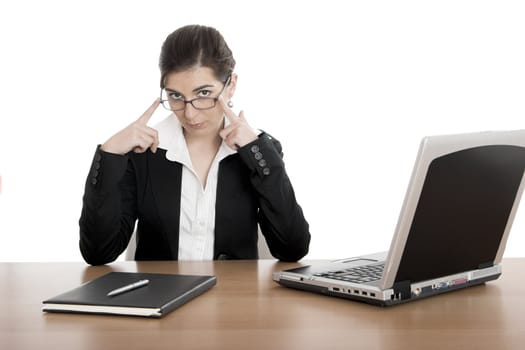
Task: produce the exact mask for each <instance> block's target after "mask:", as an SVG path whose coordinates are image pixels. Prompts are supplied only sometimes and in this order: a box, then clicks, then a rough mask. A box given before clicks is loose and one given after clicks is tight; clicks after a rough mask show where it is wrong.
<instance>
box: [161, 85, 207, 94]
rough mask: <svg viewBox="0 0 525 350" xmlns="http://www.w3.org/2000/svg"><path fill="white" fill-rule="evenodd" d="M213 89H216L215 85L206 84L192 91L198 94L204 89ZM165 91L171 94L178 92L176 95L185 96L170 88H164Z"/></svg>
mask: <svg viewBox="0 0 525 350" xmlns="http://www.w3.org/2000/svg"><path fill="white" fill-rule="evenodd" d="M213 87H215V85H211V84H204V85H201V86H198V87H196V88H195V89H193V90H192V92H198V91H200V90H202V89H207V88H213ZM164 90H166V91H169V92H176V93H179V94H181V95H184V94H183V93H181V92H180V91H177V90H173V89H170V88H164Z"/></svg>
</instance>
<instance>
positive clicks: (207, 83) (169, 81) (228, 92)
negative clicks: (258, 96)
mask: <svg viewBox="0 0 525 350" xmlns="http://www.w3.org/2000/svg"><path fill="white" fill-rule="evenodd" d="M236 80H237V76H236V75H233V76H232V77H231V80H230V84H229V85H228V86H225V85H224V82H222V81H220V80H218V79H217V78H216V77H215V75H214V74H213V70H212V69H211V68H208V67H200V66H196V67H192V68H190V69H187V70H184V71H181V72H173V73H169V74H168V75H167V76H166V81H165V90H166V92H167V95H168V96H169V99H170V101H178V100H181V101H186V102H188V101H192V100H193V103H194V104H195V106H197V107H198V108H199V107H200V108H202V107H203V106H204V108H207V107H208V106H209V105H213V103H214V102H215V106H214V107H212V108H209V109H198V108H195V106H194V105H193V104H192V103H185V104H184V109H181V110H179V111H175V112H174V113H175V115H176V116H177V118H178V119H179V121H180V124H181V125H182V127H183V130H184V135H185V136H186V137H188V136H189V137H194V136H197V137H202V136H210V137H215V136H217V135H218V133H219V131H220V130H221V129H222V128H223V124H224V111H223V109H222V108H221V106H220V104H219V102H218V101H212V100H210V98H212V99H213V98H218V97H219V96H220V95H222V97H224V99H225V100H226V101H228V100H229V99H230V98H231V97H232V96H233V92H234V90H235V83H236ZM198 98H207V99H208V100H201V101H197V100H195V99H198ZM181 101H178V102H177V103H179V104H180V103H181ZM201 102H204V103H201Z"/></svg>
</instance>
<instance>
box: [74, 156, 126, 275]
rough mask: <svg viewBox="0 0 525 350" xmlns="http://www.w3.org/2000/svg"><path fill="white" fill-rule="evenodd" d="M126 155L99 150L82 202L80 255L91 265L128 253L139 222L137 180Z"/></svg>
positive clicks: (110, 260) (92, 164) (112, 259)
mask: <svg viewBox="0 0 525 350" xmlns="http://www.w3.org/2000/svg"><path fill="white" fill-rule="evenodd" d="M129 163H130V162H129V159H128V157H127V156H125V155H116V154H111V153H107V152H104V151H102V150H101V149H100V146H99V147H97V150H96V152H95V156H94V157H93V161H92V163H91V168H90V171H89V175H88V177H87V180H86V184H85V189H84V196H83V198H82V212H81V216H80V220H79V226H80V241H79V245H80V252H81V253H82V256H83V258H84V260H85V261H86V262H87V263H89V264H91V265H102V264H107V263H110V262H112V261H114V260H116V259H117V258H118V256H119V255H120V254H121V253H122V252H123V251H124V250H125V249H126V247H127V245H128V243H129V240H130V238H131V235H132V234H133V229H134V226H135V221H136V203H135V202H136V194H135V192H136V186H135V178H134V176H133V173H132V171H131V167H130V166H128V165H129Z"/></svg>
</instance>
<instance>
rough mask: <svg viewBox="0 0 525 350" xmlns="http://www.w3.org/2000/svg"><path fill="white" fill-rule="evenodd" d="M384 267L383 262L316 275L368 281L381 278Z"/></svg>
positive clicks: (342, 279) (356, 281)
mask: <svg viewBox="0 0 525 350" xmlns="http://www.w3.org/2000/svg"><path fill="white" fill-rule="evenodd" d="M384 268H385V263H384V262H383V263H380V264H373V265H363V266H358V267H352V268H349V269H343V270H334V271H327V272H321V273H316V274H314V276H317V277H325V278H332V279H335V280H340V281H347V282H354V283H367V282H372V281H377V280H379V279H380V278H381V275H382V274H383V269H384Z"/></svg>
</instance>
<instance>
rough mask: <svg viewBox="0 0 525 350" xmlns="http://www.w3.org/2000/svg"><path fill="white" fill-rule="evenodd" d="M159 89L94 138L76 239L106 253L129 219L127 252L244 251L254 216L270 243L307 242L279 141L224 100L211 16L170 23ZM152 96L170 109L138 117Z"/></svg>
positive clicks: (88, 256)
mask: <svg viewBox="0 0 525 350" xmlns="http://www.w3.org/2000/svg"><path fill="white" fill-rule="evenodd" d="M159 66H160V71H161V83H160V85H161V94H160V98H158V99H156V100H155V101H154V102H153V104H152V105H151V106H150V107H149V108H148V109H147V110H146V112H145V113H144V114H143V115H142V116H141V117H140V118H138V119H137V120H136V121H134V122H133V123H131V124H130V125H129V126H127V127H126V128H124V129H123V130H121V131H120V132H118V133H116V134H115V135H113V136H112V137H111V138H109V140H107V141H106V142H105V143H104V144H102V145H100V146H98V147H97V149H96V152H95V156H94V158H93V161H92V164H91V169H90V172H89V175H88V177H87V181H86V185H85V192H84V196H83V207H82V213H81V217H80V221H79V224H80V251H81V253H82V256H83V257H84V259H85V260H86V262H88V263H89V264H92V265H100V264H106V263H110V262H112V261H114V260H115V259H116V258H117V257H118V256H119V255H120V254H121V253H122V252H123V251H124V250H125V249H126V247H127V245H128V243H129V240H130V238H131V236H132V233H133V231H134V228H135V224H136V226H137V229H136V231H137V236H136V237H137V242H136V243H137V249H136V253H135V259H136V260H177V259H179V260H211V259H256V258H258V256H257V254H258V253H257V239H258V233H257V227H258V225H260V228H261V231H262V233H263V235H264V237H265V239H266V243H267V244H268V247H269V249H270V252H271V253H272V255H273V256H274V257H275V258H277V259H280V260H284V261H296V260H299V259H301V258H302V257H304V256H305V255H306V254H307V252H308V246H309V243H310V233H309V227H308V223H307V221H306V220H305V218H304V216H303V212H302V209H301V207H300V206H299V205H298V203H297V201H296V198H295V194H294V190H293V187H292V184H291V182H290V180H289V178H288V176H287V174H286V170H285V167H284V163H283V160H282V149H281V144H280V143H279V141H277V140H276V139H275V138H273V137H272V136H270V135H269V134H267V133H265V132H259V131H256V130H254V129H253V128H251V127H250V125H249V124H248V122H247V120H246V118H245V116H244V113H243V112H240V113H239V114H238V115H237V114H236V113H234V112H233V111H232V109H231V107H232V106H233V105H232V97H233V95H234V92H235V88H236V85H237V79H238V77H237V74H236V73H234V67H235V60H234V58H233V55H232V52H231V50H230V49H229V47H228V45H227V44H226V42H225V41H224V38H223V37H222V35H221V34H220V33H219V32H218V31H217V30H216V29H214V28H211V27H206V26H199V25H190V26H185V27H182V28H179V29H177V30H176V31H174V32H173V33H171V34H170V35H169V36H168V37H167V38H166V40H165V42H164V44H163V45H162V49H161V54H160V62H159ZM161 104H162V106H163V107H165V108H166V109H168V110H170V111H172V112H173V113H171V114H170V115H169V116H168V117H167V118H166V119H165V120H164V121H162V122H160V123H159V124H158V125H156V126H155V127H150V126H148V121H149V119H150V117H151V116H152V114H153V112H154V111H155V110H156V109H157V108H158V107H159V106H160V105H161Z"/></svg>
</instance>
